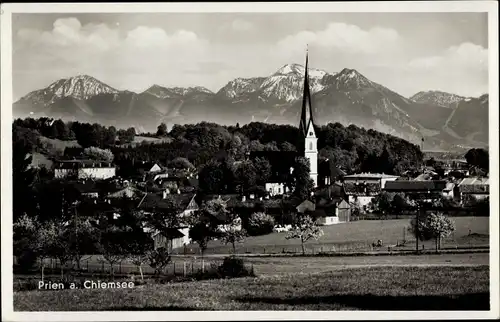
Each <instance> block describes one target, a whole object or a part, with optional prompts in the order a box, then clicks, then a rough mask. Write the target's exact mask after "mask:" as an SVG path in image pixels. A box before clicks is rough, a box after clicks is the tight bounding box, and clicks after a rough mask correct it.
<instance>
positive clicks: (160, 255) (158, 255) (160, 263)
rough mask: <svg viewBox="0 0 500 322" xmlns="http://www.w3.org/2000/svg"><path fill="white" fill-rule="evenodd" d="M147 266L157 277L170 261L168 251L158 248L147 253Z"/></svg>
mask: <svg viewBox="0 0 500 322" xmlns="http://www.w3.org/2000/svg"><path fill="white" fill-rule="evenodd" d="M147 259H148V263H149V266H150V267H151V268H152V269H154V270H155V272H154V275H155V276H159V275H160V273H161V271H162V270H163V269H164V268H165V267H166V266H167V265H168V264H169V263H170V262H171V261H172V258H171V257H170V254H169V253H168V249H166V248H165V247H160V248H157V249H155V250H151V251H149V252H148V253H147Z"/></svg>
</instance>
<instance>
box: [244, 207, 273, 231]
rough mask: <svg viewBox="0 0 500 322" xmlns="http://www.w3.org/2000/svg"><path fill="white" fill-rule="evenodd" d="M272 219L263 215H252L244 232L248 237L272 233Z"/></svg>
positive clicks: (260, 213) (258, 213) (257, 213)
mask: <svg viewBox="0 0 500 322" xmlns="http://www.w3.org/2000/svg"><path fill="white" fill-rule="evenodd" d="M274 224H275V222H274V218H273V217H271V216H269V215H267V214H265V213H263V212H256V213H253V214H252V215H251V216H250V218H249V219H248V224H247V228H246V231H247V232H248V234H249V235H250V236H260V235H267V234H270V233H272V232H273V229H274Z"/></svg>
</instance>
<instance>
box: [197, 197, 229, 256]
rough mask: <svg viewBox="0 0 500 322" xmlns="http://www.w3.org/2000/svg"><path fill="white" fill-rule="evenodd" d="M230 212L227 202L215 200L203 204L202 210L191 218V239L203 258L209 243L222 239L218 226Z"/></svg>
mask: <svg viewBox="0 0 500 322" xmlns="http://www.w3.org/2000/svg"><path fill="white" fill-rule="evenodd" d="M227 214H228V211H227V209H226V203H225V201H223V200H221V199H213V200H210V201H207V202H205V203H203V204H202V206H201V208H200V209H199V210H198V211H196V212H195V213H194V215H193V216H192V217H191V218H190V221H191V222H190V224H191V228H190V229H189V238H190V239H191V240H193V241H194V242H195V243H197V244H198V246H199V247H200V251H201V257H202V258H203V255H204V253H205V250H206V249H207V247H208V242H209V241H211V240H213V239H215V238H217V237H220V231H219V229H218V225H219V223H220V222H221V219H226V216H227Z"/></svg>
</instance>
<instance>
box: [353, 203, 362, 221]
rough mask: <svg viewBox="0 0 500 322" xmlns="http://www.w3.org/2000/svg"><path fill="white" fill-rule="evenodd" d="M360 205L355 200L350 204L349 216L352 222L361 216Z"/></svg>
mask: <svg viewBox="0 0 500 322" xmlns="http://www.w3.org/2000/svg"><path fill="white" fill-rule="evenodd" d="M361 209H362V208H361V203H360V202H359V200H358V199H357V198H356V199H355V200H354V202H353V203H352V204H351V216H352V218H353V219H354V220H358V219H359V216H360V215H361Z"/></svg>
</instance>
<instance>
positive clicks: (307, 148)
mask: <svg viewBox="0 0 500 322" xmlns="http://www.w3.org/2000/svg"><path fill="white" fill-rule="evenodd" d="M308 67H309V55H308V54H306V65H305V75H304V88H303V94H302V108H301V113H300V121H299V137H298V139H297V141H296V142H297V144H296V146H297V151H296V152H295V151H294V152H291V151H286V152H285V151H253V152H251V153H250V158H251V159H255V158H257V157H258V158H266V159H267V160H268V161H269V163H270V164H271V167H272V169H271V178H270V181H269V182H268V183H267V184H266V191H267V190H269V192H270V193H271V192H272V194H275V193H277V194H280V193H284V192H285V185H284V183H285V182H286V181H287V177H288V176H289V175H290V173H291V172H290V169H291V168H293V166H294V164H295V159H296V157H297V156H302V157H306V158H307V159H308V160H309V167H310V177H311V179H312V180H313V181H314V187H315V188H316V187H318V185H319V186H322V185H323V183H324V181H325V180H324V179H322V180H321V182H318V178H319V177H318V176H319V174H318V171H319V170H321V169H322V168H320V167H319V166H318V161H319V160H318V145H317V143H318V138H317V135H316V132H317V128H316V125H315V123H314V117H313V114H314V113H313V108H312V104H311V89H310V86H309V72H308ZM321 172H322V173H323V172H325V171H321ZM320 178H322V176H320ZM275 189H276V190H277V191H276V192H273V191H274V190H275Z"/></svg>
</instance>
